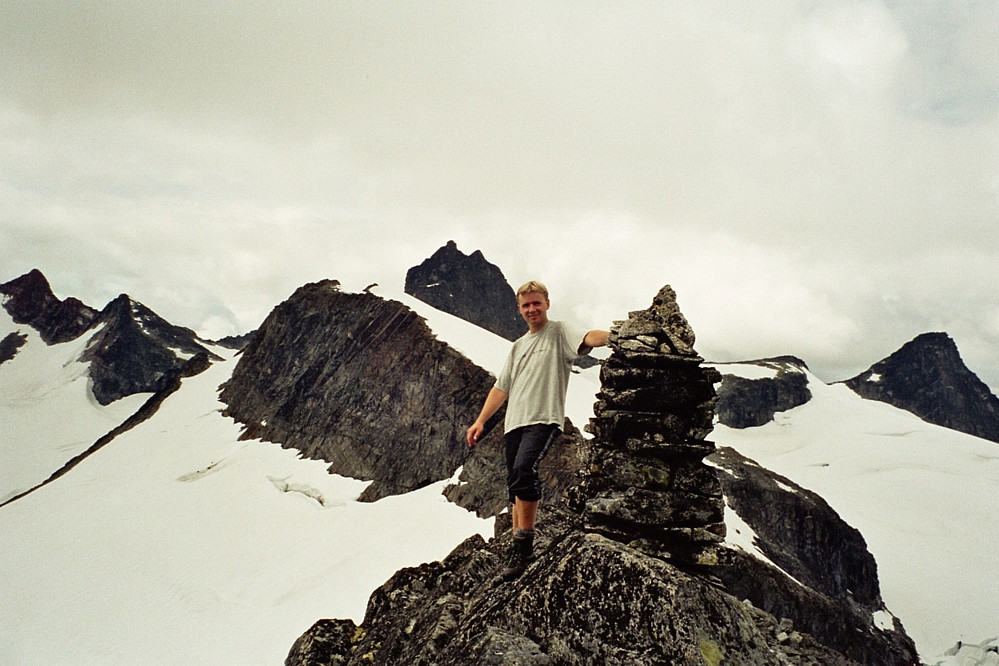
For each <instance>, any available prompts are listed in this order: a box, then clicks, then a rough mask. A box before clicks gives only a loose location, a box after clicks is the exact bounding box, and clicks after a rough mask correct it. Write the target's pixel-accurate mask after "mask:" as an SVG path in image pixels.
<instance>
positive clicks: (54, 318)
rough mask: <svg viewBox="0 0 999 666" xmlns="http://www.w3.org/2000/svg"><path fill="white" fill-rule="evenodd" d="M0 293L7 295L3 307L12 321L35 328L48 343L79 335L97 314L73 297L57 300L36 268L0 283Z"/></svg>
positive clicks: (47, 282)
mask: <svg viewBox="0 0 999 666" xmlns="http://www.w3.org/2000/svg"><path fill="white" fill-rule="evenodd" d="M0 293H2V294H4V295H5V296H7V297H8V298H6V299H4V303H3V307H4V309H5V310H7V312H8V313H9V314H10V316H11V317H12V318H13V319H14V321H15V322H17V323H18V324H28V325H29V326H32V327H33V328H35V329H36V330H37V331H38V333H39V334H40V335H41V337H42V340H44V341H45V342H47V343H48V344H56V343H59V342H66V341H67V340H73V339H74V338H77V337H79V336H80V335H81V334H83V332H84V331H86V330H87V329H88V328H90V327H91V326H92V325H93V323H94V320H95V319H96V317H97V310H94V309H93V308H91V307H88V306H87V305H84V304H83V303H82V302H80V301H79V300H78V299H76V298H72V297H71V298H67V299H66V300H64V301H61V300H59V299H58V298H57V297H56V296H55V294H53V293H52V288H51V287H50V286H49V281H48V280H47V279H46V278H45V276H44V275H43V274H42V272H41V271H40V270H38V269H37V268H33V269H31V270H30V271H28V272H27V273H25V274H24V275H22V276H20V277H18V278H14V279H13V280H11V281H10V282H5V283H3V284H0Z"/></svg>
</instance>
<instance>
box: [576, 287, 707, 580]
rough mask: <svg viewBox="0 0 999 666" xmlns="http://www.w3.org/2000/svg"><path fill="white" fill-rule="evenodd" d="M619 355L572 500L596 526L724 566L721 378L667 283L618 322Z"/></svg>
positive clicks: (693, 561) (615, 345) (676, 555)
mask: <svg viewBox="0 0 999 666" xmlns="http://www.w3.org/2000/svg"><path fill="white" fill-rule="evenodd" d="M609 345H610V348H611V350H612V353H611V356H610V358H608V359H607V361H606V362H605V363H604V365H603V367H602V368H601V370H600V379H601V384H602V389H601V392H600V393H599V394H598V395H597V397H598V399H599V402H598V403H597V404H596V405H595V407H594V418H593V419H592V420H591V421H590V424H589V426H588V428H587V429H588V430H589V431H590V432H591V433H593V434H594V440H593V442H592V443H591V447H590V451H589V459H588V461H587V463H588V466H587V469H586V470H585V472H584V476H583V479H582V482H581V483H580V485H579V486H578V487H577V488H576V489H575V492H574V494H573V497H572V502H573V504H574V505H575V506H576V508H578V509H579V510H581V511H582V513H583V520H584V524H585V527H586V529H587V530H588V531H591V532H596V533H600V534H603V535H604V536H608V537H611V538H612V539H616V540H618V541H621V542H623V543H630V544H632V545H634V546H637V547H640V548H641V549H643V550H644V551H646V552H647V553H649V554H651V555H655V556H657V557H662V558H664V559H669V560H671V561H673V562H674V563H677V564H680V565H683V566H692V565H713V564H717V563H718V552H719V548H720V543H721V542H722V540H723V539H724V536H725V523H724V522H723V514H724V501H723V499H722V494H721V485H720V484H719V483H718V478H717V475H716V474H715V470H714V469H712V468H710V467H708V466H707V465H705V464H704V462H703V458H704V457H705V456H707V455H709V454H710V453H712V452H713V451H714V448H715V447H714V444H713V443H711V442H708V441H706V440H705V437H706V436H707V435H708V433H710V432H711V422H712V418H713V412H712V407H713V405H714V402H715V391H714V382H715V381H717V380H718V379H719V377H718V374H717V372H716V371H714V370H713V369H711V368H704V367H702V366H701V363H702V362H703V360H704V359H702V358H701V357H700V356H698V355H697V353H696V352H695V351H694V346H693V345H694V333H693V331H692V330H691V328H690V326H689V324H688V323H687V320H686V318H685V317H684V316H683V314H682V313H681V312H680V309H679V308H678V307H677V304H676V294H675V293H674V292H673V290H672V289H671V288H670V287H669V286H666V287H663V289H662V290H660V292H659V294H658V295H657V296H656V298H655V299H654V301H653V304H652V306H651V307H650V308H649V309H647V310H642V311H638V312H632V313H630V315H629V318H628V320H627V321H624V322H619V323H617V324H616V325H615V326H614V327H612V329H611V336H610V339H609Z"/></svg>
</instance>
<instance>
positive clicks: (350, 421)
mask: <svg viewBox="0 0 999 666" xmlns="http://www.w3.org/2000/svg"><path fill="white" fill-rule="evenodd" d="M493 381H494V380H493V378H492V377H491V376H490V375H489V373H487V372H486V371H485V370H482V369H481V368H479V367H478V366H476V365H475V364H473V363H472V362H471V361H469V360H468V359H467V358H465V357H464V356H462V355H461V354H459V353H458V352H456V351H454V350H453V349H451V348H450V347H448V346H447V345H446V344H444V343H443V342H440V341H439V340H437V339H436V338H434V336H433V334H432V333H431V331H430V329H429V328H428V327H427V325H426V323H425V322H424V321H423V319H422V318H420V317H419V316H418V315H417V314H416V313H415V312H413V311H412V310H410V309H409V308H407V307H405V306H404V305H402V304H401V303H398V302H396V301H389V300H384V299H382V298H380V297H378V296H376V295H374V294H370V293H360V294H348V293H343V292H341V291H340V290H339V283H337V282H335V281H330V280H326V281H323V282H319V283H315V284H309V285H305V286H304V287H301V288H300V289H298V290H297V291H296V292H295V294H294V295H292V297H291V298H289V299H288V300H287V301H285V302H284V303H281V304H280V305H278V306H277V307H276V308H275V309H274V310H273V311H272V312H271V314H270V315H269V316H268V317H267V319H266V320H265V321H264V323H263V325H261V327H260V328H259V329H258V331H257V334H256V336H255V337H254V338H253V340H252V341H251V342H250V344H249V345H248V346H247V347H246V348H245V349H244V350H243V353H242V355H241V357H240V360H239V363H238V364H237V365H236V367H235V369H234V370H233V374H232V377H231V379H230V380H229V381H228V382H226V384H225V385H224V388H223V391H222V393H221V399H222V401H223V402H225V403H226V404H227V405H228V407H227V412H226V413H227V414H228V415H230V416H232V417H233V418H234V419H236V420H237V421H239V422H240V423H242V424H244V426H245V429H244V437H246V438H255V437H261V438H263V439H266V440H270V441H273V442H279V443H280V444H281V445H282V446H284V447H287V448H295V449H298V450H299V451H301V452H302V453H303V454H304V455H306V456H308V457H310V458H315V459H321V460H325V461H327V462H329V463H330V471H332V472H335V473H339V474H344V475H346V476H351V477H354V478H359V479H372V480H374V483H372V484H371V485H370V486H368V488H367V489H366V490H365V493H364V495H363V497H362V499H366V500H372V501H373V500H376V499H379V498H381V497H384V496H386V495H389V494H394V493H401V492H407V491H410V490H414V489H416V488H420V487H423V486H425V485H428V484H430V483H433V482H436V481H440V480H442V479H447V478H449V477H450V476H451V475H452V474H453V473H454V470H456V469H457V468H458V467H459V466H460V465H461V464H462V463H463V462H464V460H465V458H466V457H467V456H468V455H469V453H468V445H467V444H466V443H465V429H466V428H467V427H468V424H470V423H472V422H473V421H474V420H475V417H476V416H477V415H478V412H479V409H480V407H481V405H482V402H483V400H484V399H485V396H486V393H488V391H489V389H490V387H491V386H492V385H493ZM501 418H502V413H500V414H497V415H496V416H495V417H494V418H493V419H492V421H491V422H490V429H491V428H492V426H493V425H495V423H497V422H501V421H500V419H501ZM480 446H481V445H480Z"/></svg>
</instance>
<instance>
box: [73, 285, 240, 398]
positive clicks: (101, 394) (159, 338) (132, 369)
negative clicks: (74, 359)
mask: <svg viewBox="0 0 999 666" xmlns="http://www.w3.org/2000/svg"><path fill="white" fill-rule="evenodd" d="M95 325H98V326H99V328H98V330H97V332H96V333H95V334H94V335H93V337H92V338H91V339H90V341H89V342H88V343H87V349H86V351H84V353H83V355H82V356H81V358H80V360H81V361H89V362H90V379H91V380H92V389H93V392H94V397H95V398H97V401H98V402H99V403H101V404H102V405H107V404H109V403H111V402H114V401H115V400H118V399H119V398H122V397H124V396H126V395H132V394H135V393H155V392H157V391H160V390H162V389H163V388H164V387H166V386H167V385H168V384H169V382H170V378H171V377H172V376H173V375H174V374H176V373H177V372H180V371H181V369H182V368H183V367H184V366H185V365H186V364H187V361H188V360H189V359H190V358H192V357H194V356H197V355H199V354H203V355H205V356H206V357H207V358H208V359H210V360H212V361H220V360H222V359H221V358H220V357H219V356H218V355H216V354H214V353H212V352H211V351H210V350H209V349H208V348H207V347H204V346H203V345H201V344H200V343H199V342H198V336H197V334H196V333H195V332H194V331H192V330H190V329H188V328H183V327H181V326H174V325H173V324H171V323H169V322H167V321H166V320H165V319H163V318H162V317H160V316H159V315H157V314H156V313H155V312H153V311H152V310H150V309H149V308H147V307H146V306H144V305H143V304H141V303H138V302H136V301H133V300H132V299H131V298H129V297H128V296H127V295H125V294H122V295H120V296H118V297H117V298H116V299H114V300H113V301H111V302H110V303H108V304H107V306H105V308H104V309H103V310H102V311H101V312H100V314H99V315H98V316H97V319H96V322H95Z"/></svg>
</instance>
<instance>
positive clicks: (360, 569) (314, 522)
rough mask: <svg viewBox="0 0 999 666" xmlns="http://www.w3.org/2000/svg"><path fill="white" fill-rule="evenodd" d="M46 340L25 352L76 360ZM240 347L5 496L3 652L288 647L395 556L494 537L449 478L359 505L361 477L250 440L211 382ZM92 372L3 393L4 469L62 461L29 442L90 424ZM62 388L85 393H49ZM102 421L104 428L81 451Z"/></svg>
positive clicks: (57, 660) (62, 660) (227, 654)
mask: <svg viewBox="0 0 999 666" xmlns="http://www.w3.org/2000/svg"><path fill="white" fill-rule="evenodd" d="M32 342H33V340H32ZM39 344H41V347H40V348H38V349H37V350H36V351H35V352H33V354H34V356H32V355H28V356H24V357H23V358H22V359H21V362H22V363H23V364H29V363H35V364H37V365H38V367H39V368H43V367H46V368H47V367H51V366H53V365H54V366H58V365H59V364H60V363H64V362H66V361H67V360H72V358H74V357H73V355H72V352H71V351H70V350H69V349H68V348H65V345H60V346H56V347H48V348H45V346H44V343H41V342H40V341H39ZM213 351H215V352H216V353H218V354H220V355H226V356H227V358H229V357H231V352H228V351H226V350H222V349H214V350H213ZM23 352H24V348H22V353H23ZM19 356H20V354H19ZM15 360H17V359H16V358H15ZM11 363H13V361H10V362H8V363H5V364H3V365H0V377H4V376H5V375H6V374H8V373H9V372H10V371H11V368H10V367H8V366H9V365H10V364H11ZM234 363H235V361H234V360H232V359H231V358H229V360H227V361H226V362H223V363H216V364H215V365H213V366H212V367H211V368H210V369H209V370H208V371H206V372H204V373H203V374H201V375H198V376H196V377H193V378H188V379H186V380H184V384H183V386H182V387H181V389H180V390H179V391H178V392H176V393H175V394H173V395H172V396H170V397H169V398H168V399H167V400H166V401H165V402H164V404H163V406H162V407H161V409H160V411H159V412H158V413H157V414H156V415H155V416H153V418H151V419H150V420H149V421H146V422H145V423H142V424H140V425H139V426H137V427H136V428H134V429H133V430H130V431H128V432H127V433H125V434H123V435H121V436H119V437H118V438H116V439H115V440H114V441H112V442H111V443H110V444H108V445H107V446H105V447H104V448H102V449H100V450H99V451H98V452H97V453H95V454H93V455H92V456H90V457H89V458H87V459H86V460H85V461H84V462H83V463H81V464H80V465H78V466H77V467H76V468H75V469H73V471H72V472H70V473H69V474H67V475H66V476H64V477H62V478H60V479H58V480H57V481H55V482H53V483H51V484H49V485H47V486H45V487H43V488H41V489H39V490H37V491H36V492H34V493H32V494H30V495H27V496H25V497H23V498H21V499H19V500H17V501H15V502H13V503H11V504H9V505H8V506H6V507H4V508H3V509H0V534H3V539H2V540H0V580H2V581H4V582H3V583H2V585H0V663H4V664H36V663H39V664H40V663H44V664H112V663H114V664H117V663H134V664H147V663H157V664H159V663H171V664H192V663H203V664H229V663H231V664H276V663H281V662H282V661H283V659H284V657H285V656H286V655H287V652H288V649H289V648H290V647H291V644H292V643H293V642H294V640H295V639H296V638H297V637H298V636H299V635H300V634H301V633H302V632H303V631H305V630H306V629H308V628H309V626H310V625H311V624H312V623H313V622H314V621H315V620H316V619H318V618H321V617H349V618H353V619H354V620H356V621H358V622H359V621H360V620H361V618H362V616H363V613H364V608H365V605H366V603H367V598H368V595H369V594H370V593H371V591H372V590H373V589H374V588H375V587H377V586H378V585H380V584H381V583H383V582H384V581H385V580H386V579H387V578H388V577H389V576H390V575H391V574H392V573H394V572H395V571H396V570H398V569H399V568H401V567H403V566H411V565H416V564H419V563H421V562H425V561H430V560H435V559H441V558H442V557H444V556H445V555H446V554H447V553H448V552H450V550H451V549H452V548H453V547H454V546H455V545H457V544H458V543H459V542H461V541H462V540H464V539H465V538H466V537H467V536H469V535H471V534H473V533H476V532H478V533H482V534H483V535H485V536H491V534H492V523H491V521H484V520H479V519H477V518H476V517H475V515H474V514H472V513H469V512H467V511H465V510H464V509H461V508H459V507H457V506H455V505H453V504H450V503H448V502H447V501H446V500H445V499H444V497H443V496H442V495H441V490H442V487H443V485H444V483H438V484H434V485H432V486H428V487H426V488H423V489H421V490H419V491H416V492H413V493H409V494H408V495H405V496H400V497H390V498H386V499H383V500H381V501H379V502H377V503H374V504H364V503H358V502H356V501H354V500H355V498H356V497H357V496H358V495H359V494H360V492H361V490H362V489H363V488H364V485H365V484H364V483H362V482H359V481H355V480H351V479H345V478H342V477H336V476H331V475H329V474H328V473H327V472H326V465H325V464H324V463H322V462H316V461H307V460H301V459H300V458H299V457H298V456H297V455H296V453H295V452H294V451H289V450H285V449H282V448H280V446H278V445H276V444H270V443H261V442H258V441H238V436H239V428H238V427H237V426H236V425H235V424H234V423H233V422H232V421H231V420H230V419H227V418H224V417H222V415H221V414H220V409H221V408H222V405H221V403H219V402H218V400H217V397H216V396H217V388H218V386H219V384H221V383H222V382H224V381H225V380H226V379H227V378H228V376H229V374H230V373H231V371H232V366H233V364H234ZM81 367H82V366H81ZM81 373H82V370H81V369H80V368H74V369H73V372H72V373H70V374H71V375H72V376H66V377H63V384H62V385H60V384H59V381H58V380H57V379H53V380H52V382H50V384H51V386H52V387H54V389H53V390H50V391H48V392H47V393H38V392H33V393H18V391H17V390H16V389H14V388H11V389H10V390H9V392H5V393H9V394H10V395H11V396H13V397H11V398H9V399H8V400H7V402H6V403H5V404H7V405H8V406H7V411H6V412H5V417H6V418H5V421H4V422H5V423H11V424H17V428H16V431H17V432H18V433H19V435H20V437H21V438H20V440H19V442H18V443H17V445H16V446H14V445H12V444H11V442H10V441H9V440H7V439H6V438H5V439H4V441H3V450H4V456H5V460H10V461H12V462H11V465H12V467H8V466H7V465H5V467H4V468H5V469H17V468H18V467H19V466H22V465H23V466H30V467H32V468H36V469H45V468H46V466H47V465H52V466H55V467H58V466H59V465H61V464H62V463H63V462H64V460H62V459H59V460H51V456H49V457H47V458H45V459H42V460H36V459H35V457H34V454H35V451H36V449H33V448H31V447H30V446H28V445H29V444H30V443H31V441H32V440H33V439H36V440H44V439H45V438H47V437H48V433H49V432H50V431H51V430H52V429H53V428H54V427H56V426H58V424H59V423H69V424H73V423H81V422H87V421H86V419H85V418H84V417H81V416H79V414H81V413H82V414H88V413H89V410H93V409H94V405H93V404H92V403H91V402H89V401H88V400H86V399H84V398H82V397H81V396H82V393H81V392H80V391H77V390H76V388H78V387H76V386H74V384H75V383H78V382H80V381H81V379H80V377H83V375H82V374H81ZM27 374H30V373H27ZM11 381H13V379H11ZM82 381H83V385H84V386H85V378H84V380H82ZM53 391H54V393H55V394H58V395H63V393H65V394H72V396H74V398H73V399H70V398H65V399H61V401H60V402H59V403H55V404H54V403H51V402H49V401H48V397H50V396H51V395H53ZM14 398H18V400H15V399H14ZM136 406H137V405H136ZM119 409H120V408H119ZM50 410H51V411H50ZM124 411H127V410H124ZM8 419H9V420H8ZM113 425H115V424H114V423H111V424H109V425H108V427H107V428H106V429H107V430H109V429H110V428H111V427H112V426H113ZM101 434H103V429H102V427H92V428H91V431H90V432H89V434H85V435H84V436H86V437H87V438H88V440H85V441H82V442H81V447H82V448H78V450H82V449H85V448H86V446H89V444H91V443H93V440H92V439H89V438H90V435H93V439H96V438H97V437H98V436H100V435H101ZM77 437H80V435H77ZM67 457H68V456H67ZM48 471H49V472H51V471H52V470H51V469H49V470H48ZM43 476H47V473H45V474H44V475H43ZM5 485H13V483H12V482H10V483H8V482H7V481H6V473H5Z"/></svg>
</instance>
